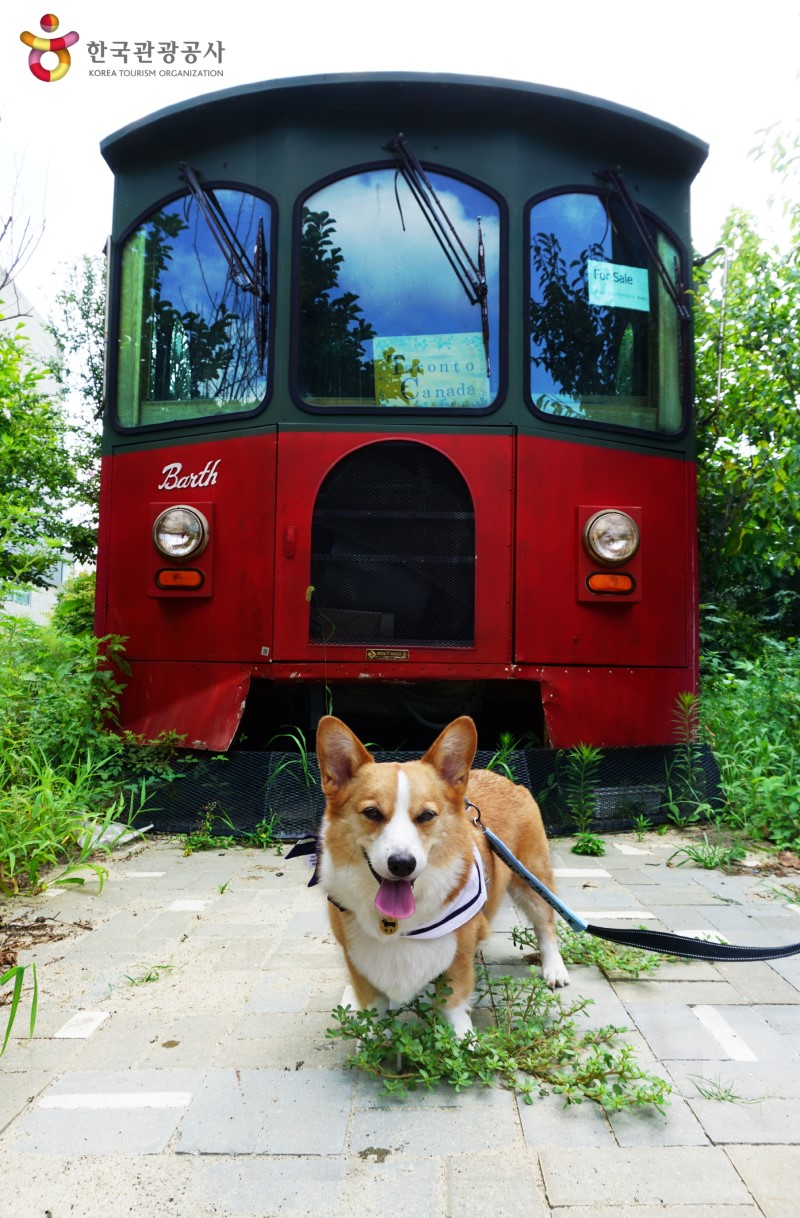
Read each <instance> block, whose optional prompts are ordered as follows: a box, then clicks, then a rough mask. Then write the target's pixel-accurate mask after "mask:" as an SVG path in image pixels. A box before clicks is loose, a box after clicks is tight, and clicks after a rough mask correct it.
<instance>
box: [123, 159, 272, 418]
mask: <svg viewBox="0 0 800 1218" xmlns="http://www.w3.org/2000/svg"><path fill="white" fill-rule="evenodd" d="M203 187H204V189H207V190H232V191H238V192H239V193H241V194H249V195H255V196H256V198H258V199H261V200H262V201H263V202H264V203H266V204H267V205H268V207H269V208H270V212H271V215H270V235H269V245H268V257H269V273H268V279H267V289H268V291H269V327H268V332H267V343H266V348H265V350H266V365H267V372H266V386H265V389H264V396H263V397H262V399H261V401H260V402H258V403H257V404H256V405H255V406H253V407H251V408H250V409H249V410H237V411H220V412H219V414H204V415H196V416H195V417H193V418H187V419H164V420H159V421H158V422H156V423H137V424H134V425H133V426H128V425H127V424H125V423H122V422H121V421H120V418H119V411H118V398H119V346H120V333H119V327H120V314H121V306H122V253H123V250H124V248H125V246H126V244H127V242H128V241H129V240H130V238H131V237H132V235H133V234H134V233H135V232H136V230H137V229H138V228H141V226H142V225H143V224H146V223H147V221H148V219H149V218H150V217H151V216H152V215H154V214H155V213H156V212H158V211H160V210H161V209H162V208H163V207H167V206H168V205H169V204H171V203H174V202H175V201H176V200H178V199H191V198H192V194H191V191H190V190H189V189H188V188H187V187H186V186H183V187H179V188H178V189H177V190H173V191H170V192H169V194H166V195H162V196H161V197H160V198H159V199H158V200H157V202H155V203H153V204H152V205H150V206H148V207H147V208H146V210H143V211H141V212H140V213H139V214H138V216H137V217H136V218H135V219H134V220H133V221H132V222H131V223H130V224H129V225H127V227H126V228H125V229H124V230H123V231H122V233H121V234H120V236H119V237H117V238H116V239H115V240H113V241H112V243H111V274H110V285H111V286H110V297H111V301H110V307H109V312H108V339H107V341H108V354H107V361H106V363H107V374H106V394H105V416H106V418H107V419H108V421H109V422H110V423H111V426H112V427H113V428H114V430H115V431H116V432H118V433H119V434H120V435H136V434H138V433H140V432H152V431H162V430H170V431H174V430H185V429H186V428H191V427H205V428H208V427H209V426H212V427H213V426H215V425H219V423H220V422H221V421H222V420H223V419H225V420H231V421H232V422H234V423H235V422H236V421H238V420H241V419H252V418H255V417H256V416H257V415H260V414H262V413H263V412H264V411H265V410H266V409H267V407H268V406H269V404H270V402H271V400H272V397H273V392H274V386H275V378H274V361H275V318H276V316H277V310H276V308H275V284H276V261H277V255H276V251H277V233H278V202H277V199H276V198H275V197H274V195H271V194H270V193H269V192H268V191H265V190H262V189H261V188H260V187H258V186H252V185H251V184H249V183H246V182H241V181H234V180H231V179H229V178H213V179H211V180H209V181H204V182H203Z"/></svg>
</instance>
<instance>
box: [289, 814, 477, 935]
mask: <svg viewBox="0 0 800 1218" xmlns="http://www.w3.org/2000/svg"><path fill="white" fill-rule="evenodd" d="M320 849H321V842H320V839H319V837H318V836H317V835H316V834H315V835H313V836H309V837H305V838H302V839H301V840H300V841H299V842H297V844H296V845H295V846H293V847H292V849H291V850H290V851H289V853H288V854H287V855H286V858H287V859H291V858H297V857H298V856H299V855H307V856H308V857H309V862H310V864H311V866H312V867H313V868H314V874H313V875H312V876H311V879H310V880H309V881H308V886H309V888H311V887H313V885H315V884H318V883H319V853H320ZM472 859H473V862H472V869H471V871H470V873H469V876H468V878H467V882H466V884H465V885H464V887H463V888H462V889H461V891H460V892H459V893H458V895H457V896H456V897H454V899H453V900H452V901H451V902H450V904H449V905H446V906H445V908H444V909H443V910H442V911H441V912H440V914H439V916H438V917H437V918H436V921H435V922H429V923H428V925H427V926H418V927H417V928H416V930H408V931H401V932H400V938H401V939H439V938H441V937H442V935H449V934H450V933H451V931H454V930H458V928H459V926H463V925H464V923H465V922H469V920H470V918H474V917H475V914H476V913H478V912H479V911H480V910H481V909H483V907H484V905H485V904H486V900H487V898H488V895H489V893H488V890H487V885H486V877H485V875H484V871H483V860H482V859H481V856H480V851H479V850H478V847H477V846H476V845H475V843H474V842H473V843H472ZM328 900H329V901H330V903H331V905H335V906H336V908H337V909H340V910H341V911H342V913H348V912H349V911H348V910H347V909H345V908H344V906H342V905H340V904H339V902H338V901H334V900H333V898H332V897H328ZM399 928H400V923H399V922H398V921H397V920H396V919H395V918H383V919H382V926H381V929H382V931H383V933H384V934H385V935H393V934H395V933H396V932H397V931H398V930H399Z"/></svg>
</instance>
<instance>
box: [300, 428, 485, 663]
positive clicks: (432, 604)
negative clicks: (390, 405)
mask: <svg viewBox="0 0 800 1218" xmlns="http://www.w3.org/2000/svg"><path fill="white" fill-rule="evenodd" d="M311 584H312V586H313V592H312V593H311V596H310V605H311V614H310V623H309V637H310V639H311V641H312V642H314V643H322V644H325V645H326V646H337V645H344V644H348V645H352V644H364V645H366V646H375V647H392V646H398V645H402V646H415V647H469V646H471V645H472V643H473V641H474V630H475V512H474V506H473V502H472V496H471V494H470V491H469V488H468V487H467V484H466V482H465V481H464V479H463V477H462V476H461V474H460V473H459V471H458V470H457V469H456V467H455V466H454V465H453V463H452V462H451V461H450V460H449V459H448V458H447V457H445V456H444V455H443V454H442V453H440V452H437V451H436V450H435V449H433V448H429V447H428V446H427V445H424V444H417V443H414V442H411V441H405V440H385V441H382V442H379V443H376V444H370V445H368V446H366V447H364V448H359V449H357V450H356V451H355V452H353V453H349V454H348V455H347V456H346V457H344V458H342V460H341V461H339V462H338V464H337V465H336V466H335V467H334V468H333V469H332V470H331V471H330V473H329V474H328V475H327V477H326V478H325V481H324V482H323V484H322V486H321V487H320V490H319V494H318V495H317V501H316V504H315V506H314V516H313V523H312V530H311Z"/></svg>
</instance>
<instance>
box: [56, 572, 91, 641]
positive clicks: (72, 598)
mask: <svg viewBox="0 0 800 1218" xmlns="http://www.w3.org/2000/svg"><path fill="white" fill-rule="evenodd" d="M95 582H96V581H95V574H94V571H83V572H80V573H79V574H78V575H73V576H72V578H71V579H68V580H67V581H66V583H65V584H64V586H63V587H62V588H61V589H60V590H59V593H58V598H57V600H56V604H55V608H54V609H53V612H52V613H51V615H50V621H51V622H52V624H53V626H54V628H55V629H56V630H57V631H58V633H59V634H73V635H76V636H80V635H82V634H91V633H92V631H93V630H94V592H95Z"/></svg>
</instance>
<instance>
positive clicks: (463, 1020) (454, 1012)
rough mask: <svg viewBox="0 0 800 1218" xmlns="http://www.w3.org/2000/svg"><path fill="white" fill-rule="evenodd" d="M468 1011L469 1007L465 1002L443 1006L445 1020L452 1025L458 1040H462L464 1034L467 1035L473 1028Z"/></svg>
mask: <svg viewBox="0 0 800 1218" xmlns="http://www.w3.org/2000/svg"><path fill="white" fill-rule="evenodd" d="M469 1012H470V1008H469V1006H468V1004H467V1003H466V1002H464V1003H462V1004H461V1006H458V1007H448V1008H445V1015H446V1016H447V1020H448V1022H449V1023H450V1024H451V1025H452V1028H453V1031H454V1032H455V1034H456V1036H457V1037H458V1039H459V1040H463V1039H464V1037H465V1036H469V1034H470V1033H471V1032H474V1030H475V1029H474V1028H473V1026H472V1019H471V1018H470V1013H469Z"/></svg>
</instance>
